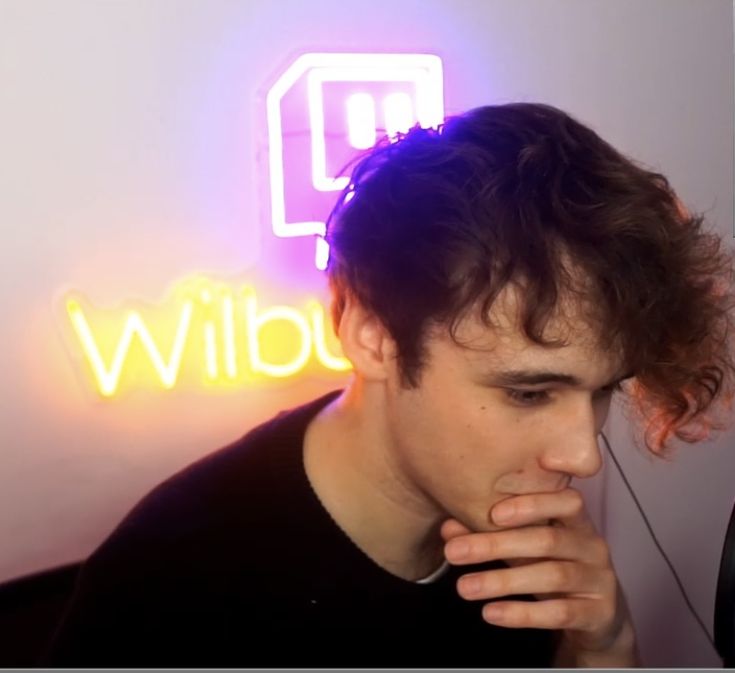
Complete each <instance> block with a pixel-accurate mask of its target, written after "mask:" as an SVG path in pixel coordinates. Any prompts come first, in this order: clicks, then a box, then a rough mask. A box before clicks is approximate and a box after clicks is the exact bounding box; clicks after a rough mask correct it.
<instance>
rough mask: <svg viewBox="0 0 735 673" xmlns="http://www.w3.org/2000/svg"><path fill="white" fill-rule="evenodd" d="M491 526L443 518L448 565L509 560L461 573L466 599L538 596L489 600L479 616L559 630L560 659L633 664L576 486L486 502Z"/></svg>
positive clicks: (626, 623) (611, 577)
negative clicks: (473, 527)
mask: <svg viewBox="0 0 735 673" xmlns="http://www.w3.org/2000/svg"><path fill="white" fill-rule="evenodd" d="M491 514H492V520H493V522H494V523H495V524H496V525H498V526H502V527H503V530H500V531H496V532H480V533H473V532H472V531H470V530H469V529H468V528H466V527H465V526H464V525H463V524H461V523H460V522H459V521H457V520H456V519H449V520H447V521H445V522H444V524H443V525H442V529H441V533H442V537H443V538H444V540H445V541H446V542H447V544H446V546H445V550H444V553H445V555H446V557H447V560H448V561H449V562H450V563H452V564H454V565H465V564H474V563H484V562H486V561H493V560H502V561H505V562H506V563H507V564H508V565H510V566H511V567H510V568H503V569H498V570H489V571H485V572H480V573H470V574H467V575H463V576H462V577H461V578H460V579H459V581H458V583H457V590H458V592H459V594H460V596H462V597H463V598H466V599H468V600H482V599H489V598H493V599H494V598H499V597H503V596H511V595H514V594H532V595H534V596H536V598H537V599H538V601H535V602H527V601H493V602H492V603H488V604H486V605H485V606H484V607H483V611H482V615H483V618H484V619H485V621H487V622H490V623H492V624H497V625H499V626H505V627H510V628H528V627H530V628H542V629H556V630H560V631H561V632H562V638H561V641H560V644H559V649H558V652H557V659H556V661H555V664H556V665H558V666H594V667H616V666H621V667H622V666H638V665H640V664H639V660H638V656H637V653H636V646H635V635H634V632H633V625H632V620H631V618H630V614H629V611H628V608H627V606H626V604H625V598H624V596H623V593H622V591H621V589H620V586H619V585H618V580H617V577H616V576H615V571H614V570H613V567H612V563H611V560H610V554H609V550H608V547H607V544H606V542H605V541H604V540H603V539H602V538H601V537H600V536H599V535H598V534H597V531H596V530H595V528H594V525H593V524H592V522H591V521H590V519H589V516H588V515H587V511H586V509H585V506H584V500H583V499H582V496H581V494H580V493H579V492H578V491H576V490H574V489H571V488H567V489H565V490H563V491H559V492H557V493H534V494H528V495H519V496H513V497H510V498H508V499H506V500H503V501H502V502H499V503H498V504H497V505H495V507H493V509H492V512H491Z"/></svg>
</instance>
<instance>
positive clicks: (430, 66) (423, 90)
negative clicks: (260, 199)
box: [266, 54, 444, 270]
mask: <svg viewBox="0 0 735 673" xmlns="http://www.w3.org/2000/svg"><path fill="white" fill-rule="evenodd" d="M443 88H444V87H443V77H442V62H441V59H440V58H439V57H438V56H434V55H430V54H304V55H303V56H300V57H299V58H297V59H296V61H294V63H293V64H292V65H291V66H290V67H289V68H287V69H286V71H285V72H284V73H283V74H282V75H281V76H280V77H279V78H278V80H277V81H276V83H275V84H274V85H273V87H272V88H271V89H270V91H269V92H268V95H267V100H266V105H267V116H268V143H269V171H270V194H271V220H272V227H273V233H274V234H275V235H276V236H281V237H294V236H315V237H316V251H315V263H316V266H317V268H318V269H321V270H323V269H325V268H326V265H327V260H328V258H329V247H328V245H327V243H326V241H325V240H324V235H325V220H326V217H327V215H328V213H329V211H330V209H331V207H332V205H333V203H334V200H335V192H337V191H341V190H342V189H344V188H345V187H346V186H347V184H348V181H349V177H348V176H347V175H344V174H343V171H345V172H346V170H345V167H346V165H347V164H348V162H349V161H350V160H352V159H353V158H354V157H355V154H356V150H364V149H367V148H369V147H371V146H372V145H374V144H375V142H376V141H377V140H378V138H379V137H381V136H384V135H387V136H389V137H393V136H395V134H396V133H399V132H406V131H408V129H409V128H411V127H413V126H415V125H416V124H419V125H420V126H422V127H424V128H429V127H437V126H439V124H441V123H442V122H443V121H444V92H443Z"/></svg>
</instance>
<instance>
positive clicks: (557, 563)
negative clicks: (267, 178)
mask: <svg viewBox="0 0 735 673" xmlns="http://www.w3.org/2000/svg"><path fill="white" fill-rule="evenodd" d="M328 225H329V226H328V240H329V243H330V250H331V253H330V254H331V257H330V262H329V267H328V277H329V282H330V286H331V289H332V292H333V317H334V324H335V328H336V331H337V334H338V336H339V338H340V341H341V344H342V348H343V351H344V353H345V355H346V357H347V358H349V359H350V361H351V362H352V364H353V366H354V374H353V376H352V378H351V381H350V383H349V385H348V386H347V388H346V389H345V390H344V391H334V392H332V393H329V394H328V395H325V396H324V397H322V398H320V399H318V400H314V401H312V402H310V403H308V404H305V405H304V406H302V407H299V408H298V409H294V410H290V411H288V412H284V413H282V414H280V415H279V416H277V417H276V418H274V419H272V420H271V421H269V422H268V423H265V424H263V425H261V426H259V427H258V428H256V429H255V430H253V431H251V432H250V433H248V434H247V435H246V436H245V437H243V438H242V439H240V440H238V441H236V442H234V443H233V444H231V445H230V446H228V447H225V448H224V449H222V450H220V451H218V452H215V453H213V454H211V455H209V456H207V457H205V458H204V459H202V460H200V461H198V462H197V463H195V464H194V465H192V466H190V467H188V468H186V469H185V470H183V471H182V472H181V473H179V474H178V475H175V476H174V477H172V478H171V479H169V480H168V481H166V482H165V483H164V484H162V485H161V486H159V487H158V488H157V489H155V490H154V491H153V492H152V493H151V494H150V495H149V496H147V497H146V498H145V499H144V500H143V501H142V502H141V503H140V504H139V505H138V506H137V507H136V508H135V509H134V510H133V511H132V512H131V513H130V514H129V515H128V517H127V518H126V519H125V521H123V523H122V524H121V525H120V526H119V527H118V529H117V530H116V531H115V532H114V533H113V534H112V535H111V536H110V538H108V540H107V541H106V542H105V543H104V544H103V545H102V546H101V547H100V548H99V549H98V550H97V551H96V552H95V553H94V554H93V555H92V557H91V558H90V559H89V560H88V562H87V563H86V564H85V567H84V569H83V572H82V574H81V577H80V581H79V584H78V587H77V590H76V592H75V596H74V598H73V600H72V602H71V605H70V608H69V610H68V613H67V615H66V617H65V619H64V621H63V623H62V625H61V628H60V630H59V632H58V634H57V637H56V639H55V641H54V643H53V645H52V647H51V649H50V652H49V654H48V656H47V657H46V658H45V659H44V662H43V663H45V664H47V665H65V666H76V665H95V666H298V667H312V666H342V667H355V666H409V667H415V666H421V667H497V666H526V667H533V666H551V665H557V666H595V667H618V666H620V667H622V666H635V665H637V664H639V660H638V656H637V654H636V642H635V635H634V630H633V624H632V620H631V617H630V614H629V612H628V609H627V607H626V603H625V599H624V596H623V593H622V591H621V588H620V586H619V583H618V581H617V579H616V575H615V571H614V569H613V567H612V564H611V561H610V555H609V550H608V548H607V546H606V544H605V541H604V540H603V539H602V538H601V537H600V536H599V535H598V533H597V532H596V531H595V529H594V526H593V525H592V523H591V522H590V519H589V516H588V515H587V513H586V511H585V507H584V502H583V500H582V498H581V496H580V495H579V493H578V491H576V490H575V489H574V488H573V486H572V485H571V481H572V480H573V479H575V478H576V479H583V478H586V477H591V476H592V475H594V474H596V473H597V472H598V470H599V469H600V467H601V455H600V451H599V448H598V444H597V437H598V435H599V433H600V432H601V430H602V427H603V425H604V423H605V420H606V417H607V414H608V410H609V407H610V404H611V399H612V396H613V393H614V391H615V390H617V389H623V390H624V391H625V392H626V393H627V394H628V398H629V399H630V400H631V402H632V403H631V407H630V408H631V409H633V410H634V411H635V410H637V411H638V412H640V420H642V421H643V422H644V424H645V425H644V427H645V439H646V444H647V446H648V447H649V448H651V449H652V450H653V451H655V452H658V451H663V450H664V449H665V448H666V446H667V444H668V442H669V440H670V438H672V437H678V438H679V439H684V440H686V441H694V440H696V439H697V438H699V437H701V436H702V431H703V430H707V429H708V428H709V427H713V426H714V423H715V419H714V415H713V411H714V410H716V408H717V403H719V402H721V401H722V400H724V399H726V398H727V397H728V396H729V394H730V391H731V375H732V372H733V371H734V367H733V361H732V354H731V351H730V342H729V338H730V334H731V331H730V329H731V324H730V317H729V316H730V314H729V313H728V311H729V309H730V308H731V307H732V294H731V288H730V285H729V282H730V278H731V276H730V273H731V259H730V256H729V255H728V254H727V253H726V252H724V251H723V250H722V249H721V243H720V241H719V239H718V238H717V237H716V236H714V235H712V234H708V233H705V232H704V231H703V230H702V218H701V217H692V216H690V215H689V213H688V212H687V211H686V210H685V209H684V208H683V206H682V204H681V202H680V201H679V200H678V199H677V198H676V196H675V195H674V193H673V191H672V190H671V189H670V188H669V185H668V182H667V181H666V179H665V178H664V177H663V176H662V175H660V174H657V173H652V172H649V171H647V170H645V169H643V168H641V167H639V166H638V165H636V164H635V163H634V162H633V161H631V160H630V159H628V158H625V157H624V156H622V155H621V154H620V153H618V152H617V151H616V150H615V149H613V148H612V147H611V146H610V145H609V144H607V143H606V142H604V141H603V140H602V139H601V138H599V136H597V135H596V134H595V133H594V132H593V131H591V130H590V129H588V128H586V127H585V126H583V125H582V124H580V123H579V122H577V121H576V120H574V119H573V118H571V117H570V116H568V115H566V114H565V113H563V112H561V111H560V110H558V109H556V108H553V107H551V106H548V105H539V104H531V103H518V104H508V105H498V106H488V107H483V108H478V109H476V110H472V111H470V112H468V113H466V114H464V115H460V116H457V117H454V118H451V119H449V120H448V121H447V122H446V123H445V124H444V125H443V126H442V128H441V129H439V130H422V129H418V128H416V129H414V130H412V131H411V132H409V133H408V134H406V135H405V136H403V137H401V138H399V139H398V140H397V141H395V142H384V143H381V144H380V145H379V146H378V147H376V148H374V149H373V150H372V151H370V152H369V153H368V154H367V155H366V156H365V157H364V158H362V159H361V160H360V161H359V163H358V164H357V165H356V167H355V169H354V171H353V173H352V180H351V184H350V187H349V188H348V189H347V190H346V191H345V193H344V194H343V195H342V198H341V199H340V202H339V203H338V205H337V207H336V208H335V210H334V211H333V214H332V217H331V218H330V221H329V223H328ZM627 379H630V381H629V382H627V383H625V384H623V381H625V380H627ZM698 432H699V434H697V433H698Z"/></svg>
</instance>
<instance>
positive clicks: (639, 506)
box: [600, 432, 717, 651]
mask: <svg viewBox="0 0 735 673" xmlns="http://www.w3.org/2000/svg"><path fill="white" fill-rule="evenodd" d="M600 435H602V439H604V440H605V446H607V451H608V453H609V454H610V456H611V457H612V459H613V461H614V462H615V467H617V468H618V472H619V473H620V476H621V477H622V478H623V482H624V483H625V486H626V487H627V489H628V492H629V493H630V495H631V497H632V498H633V502H635V504H636V507H637V508H638V511H639V512H640V513H641V516H642V517H643V521H644V523H645V524H646V528H648V532H649V533H650V534H651V538H652V539H653V543H654V544H655V545H656V547H657V548H658V550H659V552H660V553H661V556H663V558H664V561H666V564H667V565H668V566H669V569H670V570H671V573H672V574H673V575H674V579H675V580H676V583H677V584H678V585H679V591H681V595H682V596H683V597H684V601H685V602H686V604H687V607H688V608H689V611H690V612H691V613H692V614H693V615H694V618H695V619H696V620H697V623H698V624H699V626H701V627H702V631H704V635H706V636H707V640H708V641H709V642H710V644H711V645H712V647H714V648H715V651H717V647H716V646H715V641H714V639H713V638H712V636H711V635H710V632H709V631H708V630H707V627H706V626H705V625H704V622H703V621H702V620H701V618H700V617H699V615H698V614H697V611H696V610H695V609H694V606H693V605H692V602H691V601H690V600H689V596H687V592H686V590H685V589H684V585H683V584H682V582H681V580H680V579H679V575H678V574H677V573H676V570H675V569H674V565H673V564H672V563H671V561H670V560H669V557H668V556H666V552H665V551H664V550H663V547H661V544H660V543H659V541H658V539H657V538H656V534H655V533H654V532H653V528H652V527H651V524H650V523H649V521H648V517H647V516H646V514H645V512H644V511H643V507H641V503H640V502H638V498H637V497H636V495H635V493H634V492H633V488H632V487H631V485H630V483H629V482H628V479H627V478H626V476H625V473H624V472H623V468H622V467H620V463H619V462H618V459H617V458H616V457H615V454H614V453H613V450H612V447H611V446H610V442H608V441H607V437H605V433H604V432H601V433H600Z"/></svg>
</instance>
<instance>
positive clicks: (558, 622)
mask: <svg viewBox="0 0 735 673" xmlns="http://www.w3.org/2000/svg"><path fill="white" fill-rule="evenodd" d="M595 603H596V601H593V600H589V599H586V598H558V599H550V600H546V601H536V602H534V603H530V602H525V601H497V602H493V603H488V604H487V605H485V606H484V607H483V608H482V617H483V619H484V620H485V621H486V622H490V623H491V624H497V625H499V626H506V627H508V628H517V629H520V628H533V629H560V630H561V629H564V630H566V629H573V630H582V631H593V630H594V629H595V628H596V627H597V625H598V624H599V623H600V620H601V618H600V615H599V607H598V606H597V605H595Z"/></svg>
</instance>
